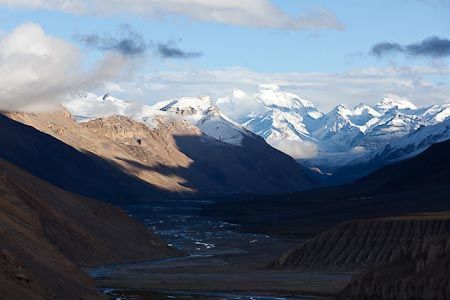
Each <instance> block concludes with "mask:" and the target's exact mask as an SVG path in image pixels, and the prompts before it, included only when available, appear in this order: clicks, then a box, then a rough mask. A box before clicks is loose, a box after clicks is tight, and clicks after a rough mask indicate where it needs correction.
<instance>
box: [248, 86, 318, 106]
mask: <svg viewBox="0 0 450 300" xmlns="http://www.w3.org/2000/svg"><path fill="white" fill-rule="evenodd" d="M256 97H257V98H258V99H259V101H260V102H262V103H263V104H264V105H265V106H276V107H282V108H288V109H302V108H310V109H314V110H315V107H314V104H312V103H311V102H310V101H308V100H305V99H302V98H300V97H299V96H298V95H296V94H293V93H290V92H286V91H283V90H282V89H281V88H280V87H279V86H278V85H274V84H270V85H260V90H259V92H258V94H257V95H256Z"/></svg>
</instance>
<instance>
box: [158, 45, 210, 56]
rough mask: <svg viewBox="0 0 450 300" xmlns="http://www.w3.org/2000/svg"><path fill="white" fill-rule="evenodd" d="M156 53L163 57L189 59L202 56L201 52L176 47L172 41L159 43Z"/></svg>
mask: <svg viewBox="0 0 450 300" xmlns="http://www.w3.org/2000/svg"><path fill="white" fill-rule="evenodd" d="M157 53H158V55H160V56H161V57H164V58H179V59H189V58H197V57H200V56H202V53H201V52H189V51H185V50H182V49H180V48H178V47H176V46H175V45H174V44H173V43H161V44H159V45H158V47H157Z"/></svg>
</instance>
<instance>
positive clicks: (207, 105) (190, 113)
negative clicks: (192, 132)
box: [152, 96, 253, 145]
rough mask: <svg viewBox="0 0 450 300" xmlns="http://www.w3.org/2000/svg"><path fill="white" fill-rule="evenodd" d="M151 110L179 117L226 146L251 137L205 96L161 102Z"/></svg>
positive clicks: (248, 132)
mask: <svg viewBox="0 0 450 300" xmlns="http://www.w3.org/2000/svg"><path fill="white" fill-rule="evenodd" d="M152 108H153V109H155V110H160V111H163V112H167V113H171V114H175V115H178V116H181V117H182V118H184V119H185V120H186V121H188V122H189V123H191V124H193V125H195V126H197V127H198V128H200V129H201V130H202V132H203V133H205V134H207V135H209V136H211V137H214V138H215V139H217V140H219V141H222V142H225V143H228V144H232V145H241V143H242V140H243V139H244V137H245V136H253V134H252V133H251V132H250V131H248V130H247V129H245V128H244V127H243V126H241V125H239V124H238V123H235V122H234V121H232V120H230V119H229V118H227V117H226V116H224V115H222V113H221V112H220V110H219V108H218V107H217V106H214V105H213V104H212V102H211V99H210V98H209V97H207V96H204V97H184V98H180V99H175V100H168V101H161V102H158V103H156V104H155V105H153V106H152Z"/></svg>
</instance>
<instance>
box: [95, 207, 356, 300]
mask: <svg viewBox="0 0 450 300" xmlns="http://www.w3.org/2000/svg"><path fill="white" fill-rule="evenodd" d="M209 204H210V202H208V201H189V202H180V201H173V202H153V203H152V204H146V205H139V206H132V207H125V208H126V209H127V210H128V212H129V213H130V214H131V215H133V216H134V217H136V218H138V219H140V220H142V221H143V222H144V223H145V224H146V225H147V226H148V227H149V228H152V229H154V230H155V231H156V232H157V233H159V234H161V235H162V236H164V237H165V238H166V240H168V242H169V243H172V244H173V245H175V246H176V247H178V248H179V249H181V250H184V251H186V252H187V253H188V255H187V256H185V257H182V258H174V259H166V260H161V261H149V262H140V263H134V264H123V265H111V266H105V267H100V268H96V269H90V270H88V272H89V273H90V275H91V276H92V277H94V278H95V279H96V282H97V285H98V287H100V288H106V289H115V290H128V294H146V295H147V297H150V295H152V296H151V297H150V298H151V299H154V297H155V295H154V294H153V293H154V292H158V291H165V293H174V292H175V295H172V294H171V295H172V296H171V297H175V298H183V295H186V293H187V294H189V295H192V293H200V294H197V298H202V297H206V298H207V299H214V298H215V297H216V296H219V298H221V299H224V298H225V299H234V298H239V299H246V296H245V295H251V296H248V298H249V299H250V298H255V297H257V295H259V296H261V297H263V298H264V299H270V297H268V295H272V297H275V298H277V299H278V298H280V297H281V298H284V297H286V298H289V299H292V298H294V299H311V297H312V296H314V295H321V296H333V295H336V294H337V293H339V292H340V291H342V290H343V289H344V288H345V286H347V285H348V283H349V282H350V279H351V274H348V273H302V272H296V271H273V270H269V269H268V268H267V265H268V263H270V262H271V261H272V260H273V259H274V258H275V257H277V256H278V255H280V254H281V253H283V252H284V251H286V250H287V249H290V248H292V247H293V246H295V245H296V244H297V242H298V241H293V240H289V239H280V238H278V237H272V236H267V235H262V234H252V233H243V232H241V231H239V228H238V227H237V226H236V225H233V224H229V223H225V222H221V221H217V220H212V219H209V218H207V217H205V216H203V215H201V214H199V212H200V210H201V208H202V207H204V206H205V205H209ZM217 292H220V293H228V296H226V295H224V294H222V295H217V294H215V293H217ZM177 293H178V294H177ZM302 295H309V296H302ZM305 297H306V298H305ZM133 299H134V298H133ZM142 299H146V298H142Z"/></svg>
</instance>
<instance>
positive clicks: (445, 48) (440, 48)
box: [370, 36, 450, 58]
mask: <svg viewBox="0 0 450 300" xmlns="http://www.w3.org/2000/svg"><path fill="white" fill-rule="evenodd" d="M370 53H371V54H372V55H375V56H377V57H382V56H385V55H389V54H396V53H404V54H407V55H412V56H423V57H431V58H442V57H448V56H450V39H446V38H440V37H437V36H432V37H429V38H426V39H424V40H422V41H420V42H416V43H412V44H409V45H400V44H398V43H390V42H383V43H378V44H376V45H374V46H373V47H372V49H371V51H370Z"/></svg>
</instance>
